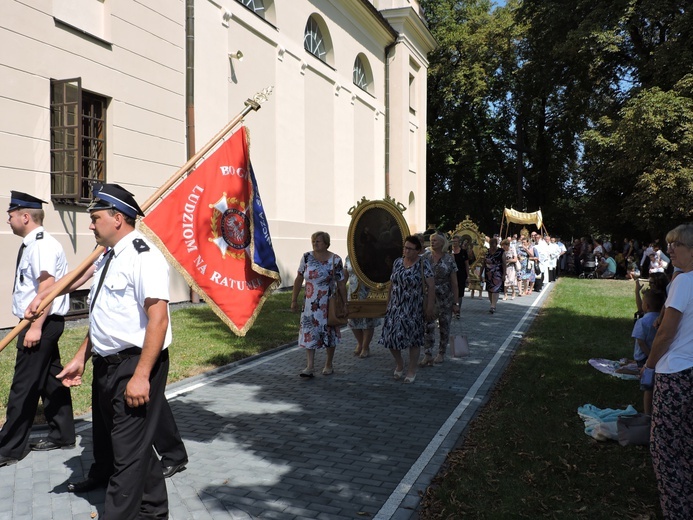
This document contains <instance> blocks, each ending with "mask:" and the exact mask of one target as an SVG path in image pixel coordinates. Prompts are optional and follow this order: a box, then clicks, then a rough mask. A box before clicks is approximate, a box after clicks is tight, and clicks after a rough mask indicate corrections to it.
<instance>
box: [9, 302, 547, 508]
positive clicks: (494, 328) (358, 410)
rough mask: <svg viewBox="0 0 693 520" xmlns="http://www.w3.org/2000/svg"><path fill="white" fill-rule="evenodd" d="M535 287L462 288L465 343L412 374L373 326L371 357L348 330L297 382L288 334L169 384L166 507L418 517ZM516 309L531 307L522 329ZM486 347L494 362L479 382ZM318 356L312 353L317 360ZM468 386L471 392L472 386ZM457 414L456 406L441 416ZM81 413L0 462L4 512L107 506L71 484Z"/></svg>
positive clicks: (85, 446)
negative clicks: (323, 369) (467, 291)
mask: <svg viewBox="0 0 693 520" xmlns="http://www.w3.org/2000/svg"><path fill="white" fill-rule="evenodd" d="M536 299H537V295H536V294H535V295H534V296H531V297H529V298H520V299H517V300H514V301H513V302H500V303H499V307H498V308H499V312H498V313H496V314H495V315H493V316H491V315H489V314H488V312H487V311H488V302H487V301H486V300H473V301H472V300H468V299H465V300H464V303H463V311H462V312H463V316H462V320H461V322H460V323H459V324H455V326H456V327H457V326H459V327H460V328H461V330H462V331H463V332H464V333H465V334H467V336H468V338H469V341H470V347H471V355H470V356H469V357H468V358H464V359H451V358H448V359H446V362H445V363H443V364H442V365H440V366H435V367H430V368H429V367H426V368H423V369H420V371H419V372H418V375H417V379H416V382H415V383H414V384H413V385H404V384H403V383H402V382H401V381H394V380H393V378H392V371H393V368H394V362H393V360H392V357H391V355H390V353H389V352H388V351H387V350H386V349H384V348H382V347H381V346H379V345H377V344H376V343H377V340H378V338H379V337H380V331H376V335H375V338H374V341H373V344H372V345H371V356H370V357H369V358H368V359H359V358H355V357H354V356H353V355H352V351H353V349H354V347H355V342H354V338H353V335H352V333H351V332H350V331H349V330H347V329H345V330H344V331H343V332H342V338H343V343H342V345H341V346H340V347H338V349H337V353H336V356H335V370H336V371H335V374H334V375H333V376H330V377H324V376H322V375H320V374H318V375H316V377H315V378H313V379H312V380H309V381H304V380H301V378H299V377H298V372H299V371H300V370H301V368H303V366H304V362H305V354H304V353H303V352H301V351H300V350H299V349H298V348H296V347H295V346H291V345H289V346H284V347H282V348H278V349H275V350H274V351H273V352H271V353H269V354H265V355H262V356H258V357H256V358H254V359H251V360H248V361H246V362H243V363H235V364H231V365H229V366H227V367H224V368H222V369H218V370H215V371H213V372H212V373H208V374H201V375H199V376H196V377H194V378H191V379H189V380H186V381H181V382H179V383H176V384H174V385H170V386H169V388H168V389H167V393H168V394H169V395H175V396H174V397H172V398H171V399H170V403H171V408H172V410H173V413H174V415H175V417H176V420H177V422H178V427H179V429H180V431H181V434H182V435H183V439H184V441H185V443H186V447H187V449H188V453H189V458H190V464H189V465H188V468H187V470H186V471H184V472H181V473H179V474H177V475H175V476H174V477H173V478H172V479H168V480H167V489H168V494H169V507H170V517H171V518H172V519H173V520H191V519H194V520H197V519H199V520H217V519H239V520H250V519H259V518H267V519H278V520H284V519H287V520H288V519H292V520H300V519H306V520H308V519H311V520H315V519H326V520H340V519H342V518H343V519H347V518H349V519H353V518H368V517H371V518H374V519H375V520H386V519H387V520H413V519H414V518H416V508H417V507H418V505H419V502H420V497H419V492H420V491H423V490H425V488H426V486H427V485H428V484H429V483H430V481H431V479H432V478H433V477H434V476H435V475H436V473H437V472H438V470H439V469H440V467H441V464H442V463H443V462H444V460H445V456H446V455H447V453H448V452H449V451H450V450H451V449H453V448H454V446H455V445H456V444H457V443H458V441H459V439H460V435H463V434H464V431H465V428H466V426H467V425H468V423H469V421H471V420H472V419H473V418H474V417H475V415H476V414H477V412H478V410H479V408H480V407H481V406H483V404H484V403H485V401H486V399H487V395H488V393H489V392H490V390H492V389H493V387H494V385H495V383H496V380H497V378H498V377H499V376H500V374H502V373H503V370H504V369H505V367H506V366H507V363H508V361H509V359H510V358H511V356H512V353H513V351H514V349H515V348H516V346H517V344H518V343H519V341H520V339H521V336H522V333H523V332H524V331H525V330H526V329H527V327H528V326H529V325H530V323H531V321H532V318H533V317H534V315H535V314H536V312H537V310H538V308H532V309H530V305H531V304H532V303H533V302H534V301H535V300H536ZM525 313H528V315H529V318H530V319H527V320H525V321H524V322H523V323H522V326H521V327H519V326H518V324H519V323H520V321H521V319H522V317H523V316H524V315H525ZM508 337H511V340H510V342H509V344H508V345H507V347H505V348H506V351H505V353H503V354H502V355H501V356H500V357H498V358H494V356H496V353H497V352H498V351H499V348H500V347H501V345H503V344H504V342H505V341H506V338H508ZM492 359H495V363H496V366H495V367H493V369H491V370H490V372H489V374H488V377H487V379H486V380H485V381H483V382H481V381H479V377H480V375H481V374H482V373H483V372H484V369H485V368H486V366H487V364H488V363H489V362H490V361H491V360H492ZM323 360H324V354H323V353H320V352H319V353H318V354H317V356H316V366H321V365H320V363H322V362H323ZM479 383H480V384H479ZM472 388H475V389H476V390H477V394H476V395H473V396H468V395H467V394H468V392H469V391H470V389H472ZM465 397H467V401H468V404H467V405H466V408H464V409H462V410H461V412H460V410H459V409H458V408H459V407H460V406H461V405H460V403H462V402H463V400H464V399H465ZM453 413H455V414H458V415H459V418H458V419H457V420H456V421H451V422H450V424H448V423H446V421H448V418H449V417H450V416H451V414H453ZM90 420H91V417H90V416H85V417H82V418H79V421H78V425H79V426H78V446H77V447H76V448H74V449H71V450H55V451H51V452H43V453H39V452H30V453H28V454H27V456H26V457H25V458H24V459H23V460H22V461H20V462H19V463H18V464H17V465H15V466H9V467H5V468H0V479H2V481H3V486H0V520H2V519H4V518H7V519H12V520H19V519H21V520H24V519H27V520H30V519H33V520H42V519H44V518H45V519H51V520H53V519H56V520H58V519H59V520H70V519H72V520H84V519H89V518H91V515H92V514H96V515H97V516H98V515H99V514H101V513H102V512H103V500H104V492H103V490H99V491H94V492H91V493H88V494H86V495H73V494H71V493H68V492H67V489H66V482H67V481H68V480H70V479H78V478H83V477H84V476H85V475H86V473H87V471H88V469H89V466H90V465H91V462H92V461H93V455H92V452H91V450H92V440H91V425H90V423H89V421H90ZM446 425H447V426H446ZM41 434H42V432H41V431H40V429H39V430H37V431H35V432H34V437H37V438H38V437H39V436H40V435H41ZM32 438H33V437H32ZM405 489H406V490H407V491H403V490H405ZM359 513H362V514H359ZM363 513H365V514H366V515H365V516H364V515H363Z"/></svg>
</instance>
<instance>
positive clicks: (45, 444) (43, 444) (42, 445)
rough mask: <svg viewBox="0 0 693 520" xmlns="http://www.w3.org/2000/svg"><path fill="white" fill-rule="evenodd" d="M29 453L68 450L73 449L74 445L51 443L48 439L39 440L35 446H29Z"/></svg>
mask: <svg viewBox="0 0 693 520" xmlns="http://www.w3.org/2000/svg"><path fill="white" fill-rule="evenodd" d="M30 447H31V451H50V450H59V449H64V450H67V449H70V448H74V447H75V443H74V442H73V443H72V444H60V443H58V442H55V441H52V440H50V439H41V440H40V441H38V442H37V443H35V444H31V445H30Z"/></svg>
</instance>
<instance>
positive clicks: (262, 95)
mask: <svg viewBox="0 0 693 520" xmlns="http://www.w3.org/2000/svg"><path fill="white" fill-rule="evenodd" d="M272 90H273V88H272V87H267V88H266V89H264V90H262V91H260V92H258V93H257V94H255V96H253V98H252V99H247V100H246V101H245V107H244V108H243V110H241V111H240V112H239V113H238V115H236V116H235V117H234V118H233V119H232V120H231V121H229V122H228V123H227V124H226V126H224V128H222V129H221V130H220V131H219V132H218V133H217V134H216V135H215V136H214V137H212V139H211V140H210V141H209V142H208V143H207V144H205V145H204V146H203V147H202V148H201V149H200V150H199V151H198V152H197V153H196V154H195V155H193V156H192V157H191V158H190V159H189V160H188V162H186V163H185V164H184V165H183V166H181V167H180V168H179V169H178V171H177V172H176V173H174V174H173V175H172V176H171V178H170V179H169V180H168V181H166V182H165V183H164V184H163V185H162V186H161V187H160V188H159V189H158V190H156V191H155V192H154V194H153V195H152V196H151V197H149V198H148V199H147V200H146V201H145V203H144V204H142V205H141V208H142V211H143V212H146V211H147V210H148V209H150V208H151V207H152V205H154V203H155V202H156V201H157V200H158V199H159V198H160V197H162V196H163V194H165V193H166V191H168V190H169V189H170V188H171V187H172V186H173V185H174V184H175V183H176V182H177V181H178V180H179V179H180V178H181V177H183V176H184V175H185V174H186V173H188V171H189V170H190V169H191V168H192V167H193V166H195V164H196V163H197V161H199V160H200V158H202V157H203V156H204V155H205V154H206V153H207V152H209V150H211V149H212V148H214V146H215V145H216V144H217V143H218V142H219V141H221V140H222V139H223V138H224V136H226V134H228V133H229V132H230V131H231V130H233V128H234V127H235V126H236V125H238V123H240V122H241V121H242V120H243V118H244V117H245V116H246V115H247V114H248V113H249V112H250V111H251V110H254V111H256V112H257V111H258V110H259V109H260V106H261V105H262V103H264V102H265V101H267V99H268V97H269V96H270V94H272ZM103 251H104V247H103V246H98V247H96V249H94V251H92V252H91V254H90V255H89V256H88V257H87V258H86V259H85V260H84V261H83V262H82V263H81V264H79V266H78V267H77V268H76V269H75V270H73V271H70V272H69V273H67V274H66V275H65V276H63V277H62V278H61V279H60V280H58V281H56V282H55V284H53V288H52V289H51V292H50V293H48V295H46V297H45V298H44V299H43V301H42V302H41V304H40V305H39V307H38V309H37V311H36V317H37V318H38V317H39V316H40V315H41V314H42V313H43V311H44V310H45V309H46V307H48V306H49V305H50V304H51V303H53V300H55V299H56V298H57V297H58V296H60V294H61V293H62V292H63V291H64V290H65V289H66V288H68V287H69V286H70V285H72V283H73V282H74V281H75V280H77V279H79V277H80V276H82V275H83V274H84V273H85V272H86V271H87V269H89V268H90V267H91V265H92V264H93V263H94V262H95V261H96V260H97V259H98V258H99V256H101V254H102V253H103ZM34 319H35V318H34ZM32 321H33V320H28V319H26V318H24V319H23V320H22V321H20V322H19V323H18V324H17V325H16V326H15V327H14V328H13V329H12V330H11V331H10V332H8V333H7V335H6V336H5V337H4V338H2V340H0V352H2V351H3V350H4V349H5V347H6V346H7V345H9V343H10V342H11V341H12V340H13V339H14V338H16V337H17V335H18V334H19V333H20V332H21V331H22V330H24V328H25V327H27V326H28V325H29V324H30V323H31V322H32Z"/></svg>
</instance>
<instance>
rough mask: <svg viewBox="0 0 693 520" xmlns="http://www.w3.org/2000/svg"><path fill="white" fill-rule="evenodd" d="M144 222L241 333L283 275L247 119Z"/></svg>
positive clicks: (175, 263) (193, 283)
mask: <svg viewBox="0 0 693 520" xmlns="http://www.w3.org/2000/svg"><path fill="white" fill-rule="evenodd" d="M141 229H142V231H143V232H144V233H145V234H147V235H148V236H149V237H150V238H151V239H152V240H153V241H154V242H156V243H157V245H158V246H159V247H160V249H161V250H162V252H163V253H164V254H165V255H166V257H167V258H168V260H169V261H170V262H171V263H172V265H173V266H174V267H175V268H176V269H177V270H178V271H179V272H180V273H181V274H182V275H183V277H185V279H186V281H187V282H188V283H189V284H190V286H191V287H192V288H193V289H194V290H195V291H196V292H197V293H198V294H200V295H201V296H202V297H203V298H204V299H205V300H206V301H207V303H208V304H209V305H210V307H211V308H212V309H213V310H214V312H215V313H216V314H217V315H218V316H219V317H220V318H221V319H222V320H223V321H224V322H225V323H226V324H227V325H228V326H229V327H230V328H231V330H233V332H235V333H236V334H237V335H239V336H244V335H245V334H246V332H247V331H248V330H249V329H250V327H251V326H252V324H253V322H254V321H255V318H256V316H257V314H258V313H259V311H260V309H261V308H262V304H263V303H264V301H265V299H266V297H267V296H268V295H269V294H270V292H271V291H272V289H274V288H275V287H277V286H278V285H279V283H280V280H281V279H280V276H279V269H278V268H277V263H276V257H275V256H274V250H273V249H272V240H271V238H270V233H269V226H268V224H267V218H266V215H265V212H264V209H263V207H262V201H261V200H260V194H259V192H258V189H257V182H256V179H255V175H254V173H253V169H252V166H251V164H250V157H249V154H248V141H247V134H246V130H245V127H241V128H240V129H239V130H238V131H236V132H235V133H234V134H233V135H232V136H231V137H229V138H228V139H227V140H226V142H224V143H223V144H222V145H221V146H220V147H219V148H217V149H216V150H215V151H214V153H212V154H211V155H210V156H209V157H207V158H206V159H205V160H204V161H203V162H202V163H201V164H200V165H199V166H198V167H197V168H196V169H195V170H193V171H192V173H190V175H188V176H187V177H186V178H185V179H184V180H183V181H182V182H181V183H180V184H178V185H177V186H176V187H175V188H174V189H173V191H171V193H169V194H168V195H167V196H166V197H165V198H164V199H163V200H162V201H161V202H160V203H159V204H158V205H157V206H156V207H155V208H154V209H153V210H151V211H150V212H149V213H148V214H147V216H146V217H144V219H142V222H141Z"/></svg>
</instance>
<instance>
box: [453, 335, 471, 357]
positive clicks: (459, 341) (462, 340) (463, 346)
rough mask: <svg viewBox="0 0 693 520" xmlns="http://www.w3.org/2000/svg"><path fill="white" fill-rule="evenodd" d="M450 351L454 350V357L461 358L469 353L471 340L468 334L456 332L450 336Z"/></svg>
mask: <svg viewBox="0 0 693 520" xmlns="http://www.w3.org/2000/svg"><path fill="white" fill-rule="evenodd" d="M450 351H451V352H452V357H455V358H460V357H465V356H468V355H469V342H468V341H467V336H463V335H460V334H456V335H454V336H450Z"/></svg>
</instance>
